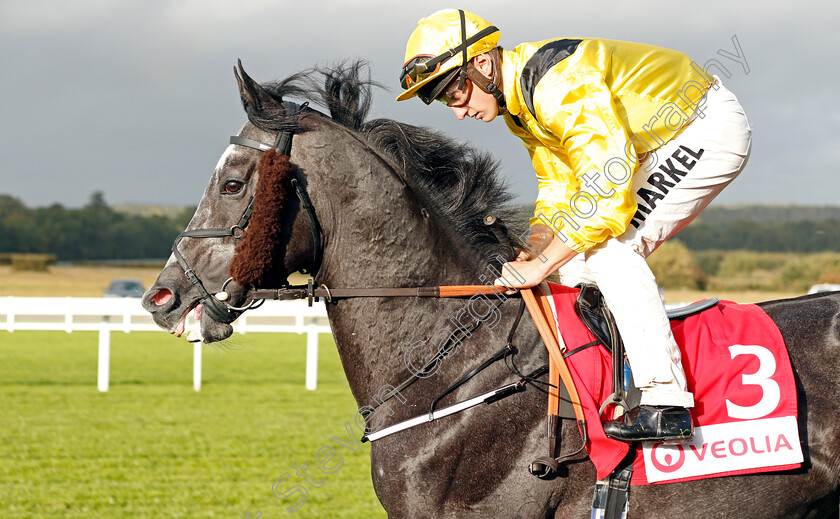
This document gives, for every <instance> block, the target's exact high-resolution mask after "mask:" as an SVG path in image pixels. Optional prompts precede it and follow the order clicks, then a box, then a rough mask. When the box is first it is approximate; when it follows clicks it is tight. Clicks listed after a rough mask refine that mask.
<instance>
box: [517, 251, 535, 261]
mask: <svg viewBox="0 0 840 519" xmlns="http://www.w3.org/2000/svg"><path fill="white" fill-rule="evenodd" d="M534 258H536V256H534V253H533V252H531V251H529V250H528V249H520V248H517V249H516V259H515V260H514V261H530V260H532V259H534Z"/></svg>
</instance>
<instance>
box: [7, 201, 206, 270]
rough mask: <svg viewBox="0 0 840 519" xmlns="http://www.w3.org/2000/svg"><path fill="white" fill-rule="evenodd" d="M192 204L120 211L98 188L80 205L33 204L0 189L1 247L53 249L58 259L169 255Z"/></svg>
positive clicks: (17, 250) (13, 250)
mask: <svg viewBox="0 0 840 519" xmlns="http://www.w3.org/2000/svg"><path fill="white" fill-rule="evenodd" d="M192 213H193V209H184V211H183V212H182V214H180V215H178V216H176V217H167V216H140V215H132V214H126V213H122V212H117V211H115V210H114V209H112V208H111V207H109V206H108V204H106V203H105V199H104V196H103V194H102V193H101V192H95V193H93V195H91V197H90V201H89V202H88V203H87V205H85V206H84V207H82V208H80V209H68V208H65V207H63V206H61V205H60V204H53V205H50V206H47V207H39V208H34V209H32V208H28V207H26V206H25V205H24V204H23V203H22V202H21V201H20V200H19V199H17V198H14V197H11V196H8V195H0V253H38V254H52V255H54V256H55V257H56V259H57V260H58V261H79V260H121V259H152V258H166V257H168V256H169V248H170V247H171V246H172V242H173V240H174V239H175V236H176V235H177V234H178V233H179V232H181V231H182V230H183V229H184V228H185V227H186V225H187V223H188V222H189V219H190V217H191V216H192Z"/></svg>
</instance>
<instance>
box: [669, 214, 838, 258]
mask: <svg viewBox="0 0 840 519" xmlns="http://www.w3.org/2000/svg"><path fill="white" fill-rule="evenodd" d="M676 239H678V240H680V241H681V242H683V243H684V244H685V246H686V247H688V248H689V249H690V250H694V251H705V250H750V251H759V252H827V251H834V252H836V251H840V221H838V220H825V221H808V220H805V221H787V222H773V221H768V222H756V221H748V220H732V221H720V222H706V221H702V220H701V221H696V222H694V223H692V224H690V225H689V226H688V227H686V228H685V229H684V230H682V231H681V232H680V233H679V234H677V236H676Z"/></svg>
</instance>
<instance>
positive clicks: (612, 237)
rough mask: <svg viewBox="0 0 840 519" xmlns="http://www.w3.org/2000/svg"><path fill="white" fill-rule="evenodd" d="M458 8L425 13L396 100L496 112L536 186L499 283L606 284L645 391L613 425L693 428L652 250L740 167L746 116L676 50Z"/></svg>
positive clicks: (626, 434) (618, 429)
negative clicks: (517, 27)
mask: <svg viewBox="0 0 840 519" xmlns="http://www.w3.org/2000/svg"><path fill="white" fill-rule="evenodd" d="M499 37H500V34H499V30H498V29H497V28H496V27H494V26H493V25H491V24H490V23H488V22H487V21H486V20H484V19H482V18H481V17H479V16H476V15H475V14H472V13H470V12H467V11H463V10H454V9H447V10H442V11H438V12H436V13H434V14H432V15H430V16H429V17H427V18H424V19H422V20H420V22H419V24H418V27H417V28H416V29H415V31H414V33H412V35H411V37H410V38H409V40H408V44H407V47H406V54H405V65H404V66H403V69H402V72H401V74H400V81H401V84H402V87H403V89H404V90H405V91H404V92H403V93H402V94H400V96H399V97H398V98H397V100H398V101H403V100H406V99H409V98H411V97H414V96H417V97H419V98H420V99H421V100H422V101H423V102H424V103H425V104H431V102H432V101H434V100H438V101H441V102H442V103H444V104H445V105H447V106H448V107H449V108H450V109H451V110H452V112H453V113H454V114H455V116H456V117H457V118H458V119H464V118H466V117H471V118H474V119H480V120H482V121H484V122H490V121H492V120H494V119H495V118H496V117H497V116H499V115H501V116H503V118H504V120H505V123H506V124H507V127H508V129H509V130H510V132H511V133H513V134H514V135H516V136H517V137H519V138H520V139H521V140H522V143H523V144H524V145H525V148H526V149H527V150H528V153H529V154H530V155H531V160H532V162H533V166H534V169H535V171H536V175H537V180H538V184H539V195H538V197H537V201H536V204H535V211H534V216H533V218H531V220H530V233H529V238H528V240H527V244H525V245H524V246H523V248H522V249H521V250H519V251H518V256H517V258H516V260H515V261H514V262H512V263H506V264H505V265H504V267H503V271H502V277H501V278H499V279H497V280H496V284H501V285H505V286H507V287H510V288H524V287H531V286H535V285H538V284H539V283H541V282H542V281H543V280H544V279H545V278H546V277H547V276H549V275H550V274H552V273H553V272H556V271H557V270H558V269H559V271H560V278H561V281H562V282H563V284H565V285H569V286H574V285H576V284H577V283H580V282H590V283H591V282H594V283H596V284H597V285H598V287H599V289H600V291H601V293H602V294H603V296H604V298H605V300H606V302H607V305H608V306H609V308H610V310H611V311H612V313H613V315H614V316H615V320H616V323H617V325H618V328H619V331H620V332H621V336H622V339H623V341H624V344H625V348H626V352H627V359H628V362H629V363H630V366H631V368H632V370H633V376H634V380H635V384H636V386H637V387H638V388H639V389H640V390H641V395H642V397H641V405H640V406H639V407H637V408H634V409H632V410H631V411H630V412H629V413H627V414H625V415H624V416H623V417H621V418H618V419H614V420H611V421H608V422H607V423H605V424H604V431H605V432H606V434H607V436H609V437H611V438H614V439H618V440H621V441H627V442H635V441H666V442H669V443H683V442H687V441H690V440H691V439H692V438H693V427H692V421H691V415H690V412H689V409H690V408H691V407H693V405H694V398H693V396H692V394H691V393H690V392H689V391H688V390H687V387H686V379H685V373H684V371H683V367H682V363H681V359H680V352H679V349H678V348H677V344H676V341H675V340H674V336H673V334H672V333H671V328H670V325H669V320H668V317H667V315H666V313H665V308H664V305H663V302H662V300H661V298H660V295H659V291H658V287H657V284H656V280H655V279H654V276H653V274H652V273H651V271H650V268H649V267H648V265H647V263H646V262H645V258H646V257H647V256H648V255H649V254H650V253H652V252H653V251H654V250H656V248H657V247H658V246H659V245H660V244H661V243H662V242H663V241H664V240H666V239H667V238H669V237H671V236H673V235H674V234H676V233H677V232H678V231H680V230H681V229H682V228H684V227H685V226H686V225H688V223H689V222H691V220H693V219H694V218H695V217H696V216H697V215H698V214H699V213H700V211H702V210H703V209H704V208H705V207H706V206H707V205H708V204H709V203H710V202H711V201H712V200H713V199H714V198H715V197H716V196H717V195H718V193H720V191H721V190H722V189H723V188H724V187H726V185H728V184H729V183H730V182H731V181H732V180H733V179H734V178H735V177H736V176H737V175H738V174H739V173H740V172H741V170H742V169H743V168H744V165H745V164H746V161H747V157H748V156H749V150H750V134H751V129H750V126H749V123H748V122H747V119H746V116H745V114H744V111H743V109H742V108H741V106H740V104H739V103H738V100H737V99H736V98H735V96H734V95H733V94H732V93H731V92H729V91H728V90H727V89H726V88H725V87H724V86H723V85H722V84H721V81H720V79H718V78H717V77H713V76H709V75H708V74H707V73H706V72H705V71H704V70H703V69H702V68H701V67H700V66H698V65H697V64H696V63H694V62H693V61H692V60H691V59H689V58H688V57H687V56H685V55H684V54H682V53H680V52H676V51H672V50H668V49H663V48H659V47H653V46H650V45H643V44H637V43H628V42H620V41H613V40H604V39H594V38H557V39H551V40H545V41H540V42H535V43H523V44H521V45H519V46H517V47H516V48H514V49H513V50H512V51H507V50H504V49H503V48H502V47H500V46H498V42H499Z"/></svg>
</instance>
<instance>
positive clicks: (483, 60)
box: [472, 52, 493, 78]
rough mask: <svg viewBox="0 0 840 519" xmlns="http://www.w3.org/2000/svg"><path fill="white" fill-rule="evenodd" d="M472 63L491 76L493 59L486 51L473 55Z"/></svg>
mask: <svg viewBox="0 0 840 519" xmlns="http://www.w3.org/2000/svg"><path fill="white" fill-rule="evenodd" d="M472 64H473V66H475V68H476V69H477V70H478V71H479V72H481V73H482V74H484V75H485V76H487V77H488V78H490V77H493V60H492V59H491V58H490V55H489V54H487V53H486V52H485V53H484V54H479V55H478V56H476V57H474V58H473V59H472Z"/></svg>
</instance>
